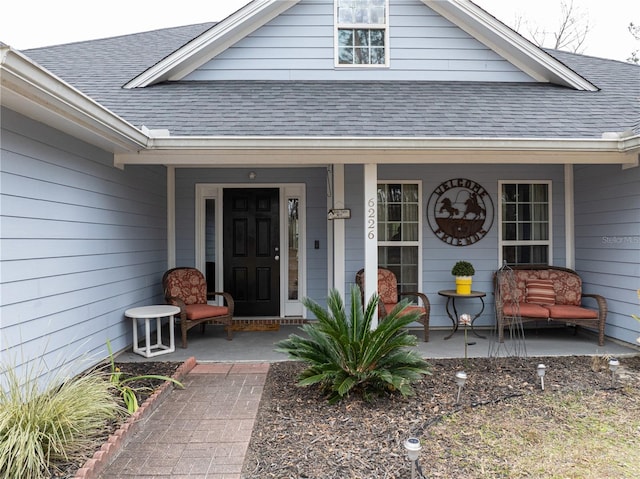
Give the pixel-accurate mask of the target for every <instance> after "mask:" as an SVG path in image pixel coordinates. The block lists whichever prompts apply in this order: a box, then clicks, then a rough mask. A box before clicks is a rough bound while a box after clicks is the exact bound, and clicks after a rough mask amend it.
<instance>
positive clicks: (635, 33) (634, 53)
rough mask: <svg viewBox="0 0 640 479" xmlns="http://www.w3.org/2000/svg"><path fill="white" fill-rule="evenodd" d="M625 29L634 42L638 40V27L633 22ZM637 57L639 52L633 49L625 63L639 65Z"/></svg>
mask: <svg viewBox="0 0 640 479" xmlns="http://www.w3.org/2000/svg"><path fill="white" fill-rule="evenodd" d="M627 28H628V29H629V33H630V34H631V35H632V36H633V38H635V39H636V40H640V25H636V24H634V23H633V22H630V23H629V26H628V27H627ZM639 55H640V50H639V49H635V50H634V51H632V52H631V56H630V57H629V58H627V61H628V62H629V63H635V64H640V56H639Z"/></svg>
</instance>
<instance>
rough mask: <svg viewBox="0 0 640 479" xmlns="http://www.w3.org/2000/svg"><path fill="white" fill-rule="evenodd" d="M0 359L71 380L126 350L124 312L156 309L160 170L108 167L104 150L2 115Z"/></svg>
mask: <svg viewBox="0 0 640 479" xmlns="http://www.w3.org/2000/svg"><path fill="white" fill-rule="evenodd" d="M1 146H2V163H1V165H0V175H1V176H0V199H1V204H0V208H1V209H0V215H1V216H0V219H1V221H2V223H1V226H0V232H1V234H0V260H1V262H0V268H1V270H0V296H1V297H2V306H1V309H0V314H1V323H0V327H1V329H2V333H1V343H0V350H1V351H2V358H1V359H2V361H7V362H11V363H16V364H19V363H21V362H22V361H25V362H28V361H30V359H31V358H37V357H38V356H40V355H42V356H43V357H44V358H45V360H46V361H47V364H48V366H49V367H52V368H54V367H58V366H59V367H62V366H63V365H64V364H72V365H73V366H72V367H73V369H74V370H75V372H79V371H80V370H82V369H85V368H86V367H88V366H90V365H91V364H93V363H95V362H96V361H99V360H102V359H104V358H105V357H106V354H107V353H106V347H105V344H106V340H107V339H109V340H111V342H112V345H113V348H114V350H116V351H117V350H120V349H123V348H125V347H128V346H129V345H130V344H131V340H132V333H131V331H132V327H131V323H130V321H129V320H127V319H125V317H124V311H125V310H126V309H127V308H130V307H133V306H142V305H146V304H153V303H158V302H161V301H162V297H161V287H160V279H161V275H162V273H163V272H164V270H165V269H166V258H167V241H166V236H167V235H166V173H165V169H164V168H163V167H159V166H153V167H127V168H126V169H125V170H124V171H122V170H119V169H117V168H114V167H113V166H112V165H113V158H112V156H111V154H110V153H107V152H105V151H102V150H99V149H97V148H95V147H92V146H90V145H87V144H85V143H82V142H81V141H79V140H75V139H73V138H71V137H68V136H65V135H63V134H62V133H60V132H58V131H55V130H53V129H51V128H48V127H45V126H43V125H41V124H38V123H36V122H34V121H32V120H29V119H27V118H25V117H22V116H20V115H18V114H16V113H14V112H12V111H9V110H3V111H2V144H1Z"/></svg>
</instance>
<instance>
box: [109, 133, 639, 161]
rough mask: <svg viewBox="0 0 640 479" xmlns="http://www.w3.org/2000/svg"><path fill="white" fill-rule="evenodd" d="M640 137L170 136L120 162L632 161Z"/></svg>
mask: <svg viewBox="0 0 640 479" xmlns="http://www.w3.org/2000/svg"><path fill="white" fill-rule="evenodd" d="M638 152H640V137H637V136H636V137H632V138H617V139H571V138H569V139H567V138H558V139H549V138H516V139H514V138H441V137H439V138H413V137H411V138H392V137H389V138H381V137H369V138H365V137H349V138H347V137H343V138H336V137H166V138H160V137H157V138H153V139H151V140H150V145H149V148H148V149H146V150H145V151H143V152H140V153H138V154H122V155H116V158H115V162H116V164H117V165H125V164H165V165H175V166H193V165H200V166H204V165H209V166H211V165H216V166H233V165H235V166H236V167H237V166H238V165H261V166H277V165H298V166H305V165H306V166H309V165H318V164H330V163H345V164H347V163H351V164H361V163H385V164H390V163H407V164H411V163H420V164H426V163H434V164H435V163H466V164H468V163H478V164H489V163H493V164H512V163H518V164H542V163H546V164H620V165H628V166H632V165H633V164H634V163H635V162H637V157H638Z"/></svg>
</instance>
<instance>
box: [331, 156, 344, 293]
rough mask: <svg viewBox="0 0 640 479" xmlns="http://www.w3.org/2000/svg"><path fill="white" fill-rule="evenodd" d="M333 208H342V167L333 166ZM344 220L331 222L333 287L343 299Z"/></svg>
mask: <svg viewBox="0 0 640 479" xmlns="http://www.w3.org/2000/svg"><path fill="white" fill-rule="evenodd" d="M333 208H337V209H340V208H344V165H333ZM344 262H345V220H343V219H338V220H333V287H334V288H335V289H336V290H337V291H338V292H339V293H340V296H342V297H343V298H344V297H345V289H344V288H345V264H344Z"/></svg>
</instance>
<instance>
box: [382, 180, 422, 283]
mask: <svg viewBox="0 0 640 479" xmlns="http://www.w3.org/2000/svg"><path fill="white" fill-rule="evenodd" d="M421 217H422V215H421V214H420V184H419V183H416V182H414V183H379V184H378V265H379V266H381V267H383V268H388V269H390V270H391V271H393V272H394V273H395V275H396V278H397V279H398V288H399V290H400V291H401V292H402V291H407V292H409V291H420V288H419V287H418V283H419V279H420V278H419V273H420V267H419V266H420V231H421Z"/></svg>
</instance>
